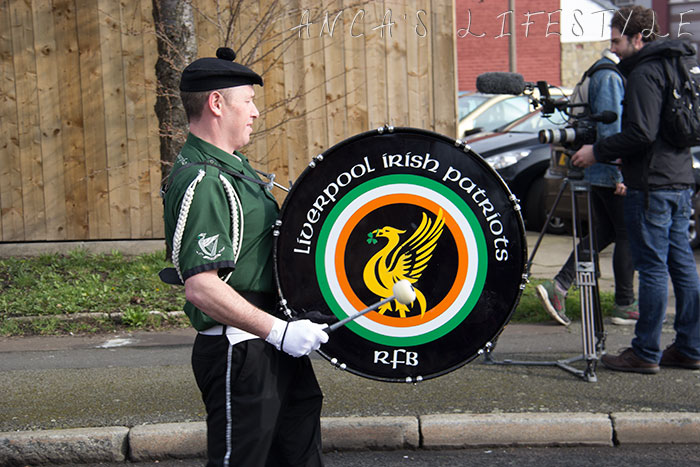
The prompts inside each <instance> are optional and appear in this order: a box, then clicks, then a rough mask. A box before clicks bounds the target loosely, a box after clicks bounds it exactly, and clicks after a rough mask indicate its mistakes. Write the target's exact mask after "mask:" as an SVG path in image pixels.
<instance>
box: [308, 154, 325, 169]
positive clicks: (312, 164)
mask: <svg viewBox="0 0 700 467" xmlns="http://www.w3.org/2000/svg"><path fill="white" fill-rule="evenodd" d="M318 162H323V154H319V155H318V156H316V157H314V158H313V159H311V162H309V167H311V168H312V169H313V168H315V167H316V164H317V163H318Z"/></svg>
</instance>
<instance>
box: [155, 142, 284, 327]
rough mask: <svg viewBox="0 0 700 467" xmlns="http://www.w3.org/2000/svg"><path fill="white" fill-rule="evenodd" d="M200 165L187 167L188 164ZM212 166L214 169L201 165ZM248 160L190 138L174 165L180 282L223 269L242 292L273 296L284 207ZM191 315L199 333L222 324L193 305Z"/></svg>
mask: <svg viewBox="0 0 700 467" xmlns="http://www.w3.org/2000/svg"><path fill="white" fill-rule="evenodd" d="M191 163H194V164H195V165H191V166H188V167H185V168H181V167H183V166H185V165H187V164H191ZM197 163H207V164H211V165H197ZM212 165H216V166H220V167H222V168H223V169H224V170H225V171H231V172H237V173H240V174H241V175H244V176H246V177H250V178H254V179H256V180H260V178H259V177H258V175H257V173H256V172H255V170H253V168H252V167H251V166H250V164H249V162H248V159H247V158H246V157H245V156H243V155H242V154H240V153H239V152H237V151H236V152H234V153H233V154H230V153H227V152H225V151H223V150H221V149H219V148H218V147H216V146H214V145H212V144H210V143H207V142H206V141H204V140H202V139H200V138H198V137H196V136H194V135H192V134H189V135H188V137H187V141H186V143H185V145H184V146H183V148H182V150H181V151H180V154H179V155H178V157H177V159H176V161H175V164H174V166H173V169H172V172H171V174H173V175H174V177H171V180H169V186H168V189H167V192H166V193H165V199H164V203H165V205H164V214H163V215H164V218H165V235H166V242H167V243H168V245H169V246H170V247H171V248H172V252H173V263H174V265H175V269H176V270H177V272H178V274H179V276H180V279H181V280H182V281H183V283H184V281H185V280H187V278H189V277H191V276H193V275H195V274H197V273H200V272H204V271H210V270H214V269H217V270H218V271H219V276H220V277H221V278H222V279H223V280H225V281H226V283H227V284H228V285H230V286H231V287H233V288H234V289H235V290H236V291H238V292H258V293H269V294H273V293H274V291H275V286H274V277H273V274H274V271H273V235H272V229H273V224H274V222H275V220H276V219H277V215H278V212H279V208H278V205H277V201H276V200H275V198H274V196H272V194H271V193H270V192H269V191H268V190H267V189H266V188H265V187H264V186H262V185H260V184H257V183H254V182H252V181H248V180H244V179H241V178H238V177H235V176H231V175H229V174H227V173H225V171H222V170H219V169H218V168H216V167H212ZM185 313H186V314H187V316H188V317H189V319H190V322H191V323H192V325H193V326H194V328H195V329H197V330H198V331H203V330H205V329H208V328H210V327H212V326H214V325H216V324H219V323H217V322H216V321H215V320H213V319H212V318H210V317H209V316H207V315H206V314H205V313H203V312H202V311H201V310H198V309H197V308H196V307H195V306H194V305H192V304H191V303H189V302H187V303H186V304H185Z"/></svg>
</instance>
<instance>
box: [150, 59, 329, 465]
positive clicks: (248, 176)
mask: <svg viewBox="0 0 700 467" xmlns="http://www.w3.org/2000/svg"><path fill="white" fill-rule="evenodd" d="M233 60H235V53H234V52H233V50H231V49H228V48H220V49H219V50H217V53H216V58H214V57H207V58H201V59H198V60H195V61H194V62H192V63H191V64H189V65H188V66H187V67H186V68H185V69H184V70H183V72H182V76H181V81H180V91H181V98H182V102H183V106H184V108H185V112H186V114H187V118H188V122H189V134H188V136H187V141H186V142H185V145H184V146H183V148H182V150H181V152H180V154H179V155H178V156H177V158H176V161H175V163H174V165H173V168H172V171H171V173H170V175H169V179H168V184H167V186H166V187H165V190H164V219H165V232H166V241H167V243H168V245H169V246H170V247H171V248H172V259H173V264H174V266H175V270H176V271H177V275H178V277H179V279H180V280H181V281H182V283H184V286H185V297H186V299H187V301H186V304H185V312H186V314H187V316H188V317H189V319H190V322H191V323H192V325H193V326H194V328H195V329H196V330H197V331H198V334H197V336H196V338H195V342H194V346H193V350H192V368H193V372H194V375H195V379H196V382H197V385H198V387H199V389H200V391H201V393H202V399H203V401H204V404H205V407H206V411H207V448H208V463H207V465H208V466H227V465H237V466H271V465H275V466H276V465H280V466H281V465H285V466H287V465H289V466H319V465H322V464H323V461H322V458H321V429H320V413H321V404H322V399H323V395H322V393H321V390H320V387H319V385H318V382H317V380H316V377H315V375H314V372H313V368H312V366H311V362H310V360H309V358H308V356H307V355H308V354H309V353H310V352H312V351H313V350H316V349H318V348H319V346H320V345H321V344H322V343H325V342H326V341H327V340H328V334H327V333H326V332H325V331H324V330H323V328H324V326H323V325H320V324H316V323H312V322H311V321H308V320H297V321H291V322H290V321H286V320H285V319H282V318H283V317H282V316H281V315H280V314H279V312H278V311H277V296H276V293H275V290H276V288H275V286H274V278H273V234H272V229H273V224H274V221H275V220H276V218H277V215H278V206H277V202H276V201H275V199H274V197H273V196H272V194H271V193H270V192H269V190H268V189H267V188H266V185H267V184H266V183H264V182H263V181H262V180H261V179H260V178H259V177H258V175H257V173H256V172H255V171H254V170H253V168H252V167H251V165H250V163H249V161H248V159H247V158H246V157H245V156H244V155H243V154H241V153H240V152H239V151H238V149H240V148H241V147H243V146H245V145H246V144H247V143H248V142H249V140H250V135H251V132H252V130H253V123H254V122H255V119H256V118H257V117H258V116H259V112H258V110H257V108H256V106H255V104H254V102H253V99H254V97H255V89H254V85H259V86H262V85H263V80H262V78H261V77H260V76H259V75H258V74H257V73H255V72H253V71H252V70H250V69H249V68H247V67H245V66H243V65H240V64H238V63H236V62H234V61H233Z"/></svg>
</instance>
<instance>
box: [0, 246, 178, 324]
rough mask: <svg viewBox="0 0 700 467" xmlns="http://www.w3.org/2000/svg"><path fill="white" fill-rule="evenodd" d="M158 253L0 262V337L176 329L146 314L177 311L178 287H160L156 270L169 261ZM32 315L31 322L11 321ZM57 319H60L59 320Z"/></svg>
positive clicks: (57, 256) (75, 253)
mask: <svg viewBox="0 0 700 467" xmlns="http://www.w3.org/2000/svg"><path fill="white" fill-rule="evenodd" d="M164 257H165V255H164V253H162V252H158V253H150V254H145V255H140V256H124V255H122V254H121V253H119V252H113V253H111V254H93V253H88V252H86V251H84V250H74V251H72V252H70V253H67V254H50V255H41V256H37V257H31V258H5V259H0V316H1V317H2V318H0V334H2V335H6V336H7V335H27V334H42V335H49V334H65V333H73V334H75V333H90V332H102V331H111V330H114V329H115V328H119V327H121V328H128V329H149V328H161V327H164V326H182V325H185V324H187V320H186V318H185V319H165V318H164V317H163V316H162V315H161V314H153V313H152V311H161V312H167V311H178V310H182V306H183V305H184V301H185V299H184V290H183V288H182V287H178V286H173V285H168V284H163V283H162V282H161V281H160V279H159V278H158V271H160V270H161V269H162V268H163V267H167V266H169V263H168V262H167V261H165V260H164V259H163V258H164ZM92 312H103V313H117V314H121V316H122V320H121V323H115V322H114V321H113V320H111V319H86V318H77V319H75V320H66V319H62V318H65V317H66V316H68V317H72V316H79V314H81V313H92ZM28 316H32V317H36V319H32V320H31V321H20V320H16V319H12V318H18V317H28ZM59 318H61V319H59Z"/></svg>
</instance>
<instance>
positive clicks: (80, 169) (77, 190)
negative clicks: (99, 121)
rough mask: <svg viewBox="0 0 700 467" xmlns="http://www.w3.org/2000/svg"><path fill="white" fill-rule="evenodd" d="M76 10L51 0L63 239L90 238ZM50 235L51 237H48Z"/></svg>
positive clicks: (69, 0)
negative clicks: (61, 182)
mask: <svg viewBox="0 0 700 467" xmlns="http://www.w3.org/2000/svg"><path fill="white" fill-rule="evenodd" d="M76 24H77V12H76V5H75V1H74V0H54V30H55V33H56V66H57V70H58V82H59V83H60V86H59V88H58V91H59V95H60V103H59V109H60V110H59V111H60V117H61V135H62V143H63V147H62V148H61V150H62V159H63V180H64V184H65V206H66V207H65V212H66V219H65V227H66V234H65V239H69V240H75V239H87V238H89V232H90V224H89V209H88V202H87V200H88V192H87V191H88V183H87V176H86V165H85V163H86V161H85V139H84V136H83V128H84V122H83V118H84V117H83V107H82V99H81V94H82V90H81V84H80V57H79V49H78V30H77V28H76ZM49 239H50V238H49Z"/></svg>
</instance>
